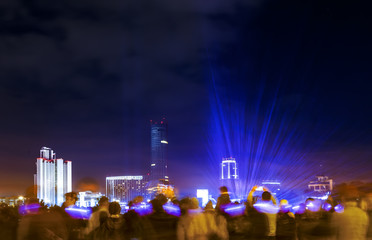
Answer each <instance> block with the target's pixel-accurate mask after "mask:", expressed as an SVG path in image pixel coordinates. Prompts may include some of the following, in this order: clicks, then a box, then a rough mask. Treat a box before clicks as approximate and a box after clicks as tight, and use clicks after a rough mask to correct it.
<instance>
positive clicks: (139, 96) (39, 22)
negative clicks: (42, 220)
mask: <svg viewBox="0 0 372 240" xmlns="http://www.w3.org/2000/svg"><path fill="white" fill-rule="evenodd" d="M1 9H2V10H3V11H4V14H3V15H2V18H3V19H2V20H3V21H2V25H3V31H1V33H0V34H1V38H0V49H2V54H1V60H0V79H1V81H0V109H1V113H2V117H1V118H0V136H1V137H0V164H1V166H2V167H1V169H0V196H10V195H23V194H24V193H25V192H26V190H27V189H30V188H32V187H33V174H34V172H35V156H37V154H38V150H39V149H40V148H41V147H42V146H48V147H50V148H52V149H56V150H57V151H58V153H61V156H63V157H64V159H70V160H72V161H73V165H74V167H73V169H74V170H73V172H72V179H73V186H72V189H73V190H75V191H85V190H89V189H94V191H101V192H104V189H105V178H106V177H107V176H123V175H124V176H126V175H145V174H147V173H148V172H143V171H147V170H148V169H149V167H151V165H150V166H149V162H150V160H151V148H150V146H151V139H150V137H149V132H150V129H151V123H150V122H149V120H150V119H154V120H158V119H161V117H162V116H165V117H166V118H167V120H168V121H169V123H170V124H169V126H168V135H167V142H168V141H169V148H168V159H169V164H168V165H167V167H168V168H167V170H168V177H169V179H171V181H172V184H174V185H175V186H176V187H177V188H178V189H179V190H181V191H182V192H184V193H185V194H187V193H191V192H192V193H193V191H194V189H197V188H198V189H209V190H210V192H213V191H218V188H215V187H214V186H215V183H216V179H218V178H219V170H220V163H221V159H222V158H223V157H228V156H231V157H233V158H236V159H237V161H238V163H239V179H240V180H242V184H243V185H242V186H241V188H242V189H244V192H245V191H246V190H247V189H248V188H249V186H251V185H252V184H255V183H256V182H255V181H257V182H258V183H260V182H261V181H260V180H259V179H261V180H264V179H275V180H278V181H280V182H281V185H282V186H288V187H289V188H293V189H303V188H306V187H307V183H308V182H309V181H310V180H311V179H312V178H313V177H314V176H315V175H317V174H324V175H326V176H329V177H330V178H332V179H333V180H334V181H335V182H336V183H342V182H343V181H352V180H361V181H372V179H371V176H372V175H371V171H370V170H369V169H372V161H371V159H372V151H371V149H372V147H371V146H372V132H371V127H370V123H371V122H372V113H371V110H370V109H372V100H371V97H370V91H371V90H370V89H371V81H370V79H371V76H372V70H371V68H370V65H371V60H370V55H371V54H372V47H371V44H370V43H371V42H372V39H371V36H370V34H369V32H368V31H366V29H369V22H371V21H372V19H371V15H370V14H369V12H368V9H367V8H363V7H361V6H360V5H359V4H357V3H356V4H347V3H343V2H340V3H337V4H335V3H334V2H333V1H327V0H326V1H320V0H317V1H314V2H311V3H309V2H303V1H300V2H295V3H291V2H289V1H281V0H280V1H275V2H272V1H266V0H262V1H247V2H244V1H239V0H232V1H219V2H213V3H212V2H200V1H188V2H184V3H175V2H172V1H166V2H164V3H162V4H156V3H150V4H149V5H148V7H144V5H143V3H141V2H133V3H127V2H123V1H113V2H110V3H105V2H86V3H84V5H82V4H81V3H79V2H69V3H68V4H67V3H60V4H57V5H56V4H54V3H52V2H32V3H26V2H17V1H16V2H12V1H9V2H7V3H4V6H2V7H1ZM297 179H303V181H300V180H297Z"/></svg>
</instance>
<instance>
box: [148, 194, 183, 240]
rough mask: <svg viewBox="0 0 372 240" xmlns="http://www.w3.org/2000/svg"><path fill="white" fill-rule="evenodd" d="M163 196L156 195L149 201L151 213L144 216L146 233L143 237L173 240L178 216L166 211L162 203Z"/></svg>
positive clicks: (164, 200) (154, 239)
mask: <svg viewBox="0 0 372 240" xmlns="http://www.w3.org/2000/svg"><path fill="white" fill-rule="evenodd" d="M165 203H166V198H165V197H162V196H161V197H158V198H155V199H153V200H152V201H151V204H152V209H153V213H152V214H150V215H148V216H146V217H145V220H146V229H145V231H146V233H145V238H144V239H151V240H175V239H177V234H176V229H177V221H178V218H177V217H175V216H173V215H170V214H168V213H166V212H165V211H164V209H163V205H164V204H165Z"/></svg>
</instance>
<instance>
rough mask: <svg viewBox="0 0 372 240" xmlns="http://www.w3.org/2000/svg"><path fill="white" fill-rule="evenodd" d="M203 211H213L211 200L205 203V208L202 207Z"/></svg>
mask: <svg viewBox="0 0 372 240" xmlns="http://www.w3.org/2000/svg"><path fill="white" fill-rule="evenodd" d="M204 211H206V212H207V211H208V212H213V211H214V208H213V203H212V201H211V200H209V201H208V203H207V205H205V208H204Z"/></svg>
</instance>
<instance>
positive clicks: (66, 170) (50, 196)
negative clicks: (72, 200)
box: [34, 147, 72, 206]
mask: <svg viewBox="0 0 372 240" xmlns="http://www.w3.org/2000/svg"><path fill="white" fill-rule="evenodd" d="M34 181H35V185H36V188H37V198H38V199H39V200H43V201H44V203H45V204H47V205H50V206H51V205H59V206H61V205H62V203H63V201H64V194H65V193H67V192H71V189H72V163H71V161H64V160H63V159H62V158H56V154H55V153H54V152H53V150H52V149H50V148H47V147H42V148H41V150H40V157H39V158H37V160H36V174H35V177H34Z"/></svg>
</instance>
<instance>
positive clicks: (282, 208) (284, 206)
mask: <svg viewBox="0 0 372 240" xmlns="http://www.w3.org/2000/svg"><path fill="white" fill-rule="evenodd" d="M289 207H290V205H289V204H288V201H287V200H286V199H282V200H280V203H279V208H280V211H282V212H289Z"/></svg>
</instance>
